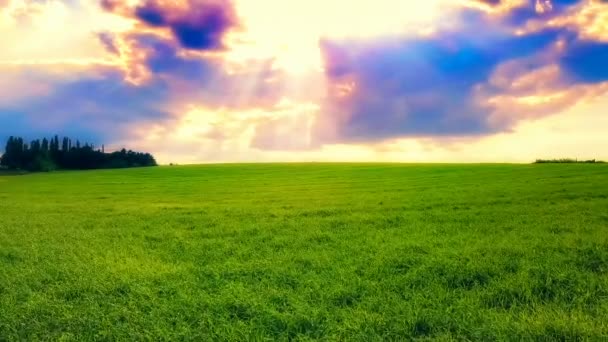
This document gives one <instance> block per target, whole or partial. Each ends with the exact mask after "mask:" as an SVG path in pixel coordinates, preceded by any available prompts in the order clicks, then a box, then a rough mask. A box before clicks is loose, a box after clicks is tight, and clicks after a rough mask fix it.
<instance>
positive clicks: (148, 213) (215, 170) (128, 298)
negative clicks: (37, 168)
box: [0, 164, 608, 341]
mask: <svg viewBox="0 0 608 342" xmlns="http://www.w3.org/2000/svg"><path fill="white" fill-rule="evenodd" d="M410 338H421V339H424V338H433V339H444V340H450V339H461V340H462V339H472V340H479V339H484V340H493V339H501V340H504V339H508V340H520V339H543V338H547V339H568V340H575V339H593V340H597V339H601V338H608V165H583V164H563V165H392V164H335V165H334V164H276V165H210V166H184V167H160V168H150V169H129V170H103V171H90V172H56V173H50V174H31V175H25V176H3V177H0V340H18V339H23V340H32V339H53V340H56V339H65V340H72V339H79V340H82V339H86V340H90V339H98V340H119V339H130V340H133V339H137V340H141V339H166V340H180V339H192V340H205V339H213V340H245V339H248V340H263V339H269V340H288V339H301V340H309V339H325V340H361V341H373V340H382V339H383V340H403V339H410Z"/></svg>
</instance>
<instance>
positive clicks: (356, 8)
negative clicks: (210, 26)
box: [229, 0, 445, 73]
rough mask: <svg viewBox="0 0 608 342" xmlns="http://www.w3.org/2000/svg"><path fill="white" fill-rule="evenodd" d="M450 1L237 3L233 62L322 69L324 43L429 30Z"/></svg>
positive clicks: (245, 0)
mask: <svg viewBox="0 0 608 342" xmlns="http://www.w3.org/2000/svg"><path fill="white" fill-rule="evenodd" d="M444 3H445V0H427V1H424V2H413V1H403V0H385V1H382V3H381V4H379V3H378V1H375V0H359V1H348V0H332V1H325V0H311V1H284V0H255V1H253V0H237V1H236V3H235V5H236V8H237V12H238V14H239V16H240V17H241V18H242V20H243V30H242V32H238V33H236V34H235V35H234V36H233V37H232V38H233V39H232V40H233V41H232V44H231V49H232V50H231V52H229V58H230V59H232V60H238V59H244V60H246V59H252V58H253V59H255V58H264V57H273V58H275V62H276V64H277V66H278V67H280V68H281V69H285V70H287V71H289V72H294V73H300V72H305V71H308V70H315V69H318V70H320V69H321V66H322V63H321V56H320V53H319V41H320V39H323V38H333V39H351V38H368V37H375V36H383V35H393V34H408V33H417V32H421V31H422V30H425V29H428V26H429V25H431V24H432V23H433V22H434V21H436V20H437V19H438V17H439V15H440V13H441V11H440V10H441V7H442V6H441V5H442V4H444Z"/></svg>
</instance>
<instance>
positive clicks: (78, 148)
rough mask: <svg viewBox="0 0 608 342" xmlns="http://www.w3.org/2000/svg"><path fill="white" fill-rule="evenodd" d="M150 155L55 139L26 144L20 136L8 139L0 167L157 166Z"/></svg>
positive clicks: (46, 169)
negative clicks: (114, 150)
mask: <svg viewBox="0 0 608 342" xmlns="http://www.w3.org/2000/svg"><path fill="white" fill-rule="evenodd" d="M156 165H157V164H156V160H155V159H154V157H153V156H152V155H151V154H149V153H141V152H133V151H131V150H128V151H127V150H125V149H122V150H120V151H116V152H112V153H105V150H104V147H103V146H102V148H101V149H96V148H95V146H94V145H92V144H88V143H85V144H81V143H80V141H78V140H76V142H75V143H72V139H70V138H67V137H64V138H62V139H61V141H60V139H59V137H58V136H54V137H53V138H50V139H47V138H43V139H36V140H33V141H31V142H30V143H29V144H28V143H27V142H25V141H24V139H23V138H20V137H9V138H8V141H7V142H6V148H5V149H4V155H3V156H2V157H1V159H0V166H2V167H4V168H7V169H12V170H27V171H52V170H56V169H65V170H88V169H115V168H128V167H143V166H156Z"/></svg>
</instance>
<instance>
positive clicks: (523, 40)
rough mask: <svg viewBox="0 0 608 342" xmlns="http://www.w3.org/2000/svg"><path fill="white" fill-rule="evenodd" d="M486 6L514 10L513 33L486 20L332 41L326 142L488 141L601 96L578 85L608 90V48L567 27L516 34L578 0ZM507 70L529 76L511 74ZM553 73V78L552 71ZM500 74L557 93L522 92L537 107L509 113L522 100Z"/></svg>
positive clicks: (327, 52)
mask: <svg viewBox="0 0 608 342" xmlns="http://www.w3.org/2000/svg"><path fill="white" fill-rule="evenodd" d="M483 3H484V4H486V5H488V6H489V10H492V9H496V8H499V7H502V6H504V7H505V8H507V9H509V10H511V11H509V12H507V13H505V16H508V17H509V18H510V19H509V20H508V21H507V23H508V24H504V22H503V21H501V20H502V19H501V20H498V21H492V20H491V18H490V17H487V15H491V14H483V13H484V12H483V11H482V12H481V16H471V13H468V12H467V16H468V18H469V21H468V23H467V25H466V26H462V27H458V28H457V30H455V31H447V32H436V33H434V34H433V35H431V36H430V37H422V38H416V39H412V38H409V37H405V38H400V37H388V38H376V39H370V40H346V41H324V42H323V43H322V45H321V48H322V51H323V54H324V60H325V65H326V69H325V70H326V76H327V79H328V83H329V88H328V95H327V99H326V103H325V106H324V108H323V109H322V111H321V112H322V114H321V116H320V118H319V123H318V128H319V134H320V138H321V139H322V140H326V141H334V142H335V141H377V140H383V139H387V138H397V137H405V136H426V137H428V136H467V135H487V134H491V133H496V132H501V131H508V130H510V129H512V127H513V125H515V124H516V123H518V122H519V121H521V120H525V119H527V118H537V117H539V114H538V109H541V108H542V109H544V110H547V109H551V110H550V111H549V110H548V111H546V112H545V115H551V114H552V113H556V112H559V111H560V110H563V109H565V108H567V107H568V106H570V105H573V104H574V103H576V102H577V101H579V100H580V99H581V98H585V97H584V96H583V97H581V95H582V94H594V93H595V94H601V92H597V91H596V92H594V91H593V89H590V87H586V88H585V87H576V85H579V84H581V85H588V84H599V83H603V82H606V81H608V72H606V71H605V70H606V68H603V67H602V65H604V64H605V63H606V61H607V60H608V44H606V43H601V42H595V41H588V40H585V39H581V38H580V37H579V36H578V35H577V34H576V32H573V31H572V30H569V29H568V28H556V27H548V28H546V29H544V30H536V31H534V32H527V33H526V34H520V33H518V32H517V29H518V28H519V26H518V25H519V24H521V23H523V22H525V21H527V20H535V19H537V18H538V17H539V16H543V15H545V13H546V12H553V13H552V14H551V15H550V17H551V18H555V17H556V16H557V15H559V14H558V13H563V12H567V11H568V10H570V9H572V8H573V6H574V5H576V4H577V3H578V1H556V2H543V4H545V5H544V7H543V6H540V7H539V6H538V5H537V6H532V4H528V6H525V3H526V2H525V1H524V2H517V1H484V2H483ZM604 10H606V8H604ZM478 14H479V13H478ZM515 16H517V17H518V18H519V19H517V20H514V18H515ZM473 18H475V19H474V20H473ZM547 20H549V18H547ZM504 65H520V67H519V68H517V73H514V74H510V75H509V74H508V72H507V71H506V70H507V69H505V68H503V67H502V66H504ZM548 66H551V67H552V69H551V70H552V71H553V72H552V73H549V74H548V73H547V72H543V70H546V68H547V67H548ZM499 70H502V75H501V76H500V77H502V78H503V80H505V79H506V80H507V81H503V84H505V83H507V84H514V83H516V82H517V81H518V80H521V79H522V78H525V77H526V75H528V78H530V77H532V76H533V77H535V78H537V80H536V81H537V82H543V78H544V77H549V76H550V77H552V79H551V82H553V86H554V87H553V88H552V89H544V92H543V91H541V89H538V88H537V87H529V88H527V89H526V91H527V92H523V91H522V89H519V93H518V94H516V95H517V96H519V97H520V99H525V100H527V101H528V103H529V104H536V105H537V106H532V105H531V106H528V108H524V107H523V106H518V107H515V108H514V107H513V106H506V105H508V103H506V101H504V100H505V99H506V98H509V97H510V96H514V95H515V94H512V93H511V91H512V90H513V89H511V87H510V86H507V87H505V86H502V87H501V86H498V85H497V84H496V83H492V82H491V81H492V80H493V79H495V78H496V77H497V76H496V73H497V72H498V71H499ZM558 87H559V88H558ZM598 89H604V88H598ZM549 90H550V91H549ZM533 98H534V99H533ZM499 99H500V100H499ZM525 100H524V101H525ZM524 101H522V102H524ZM534 102H536V103H534ZM514 109H518V110H520V111H514ZM522 109H526V110H522ZM509 110H512V112H511V113H510V114H509V115H506V114H505V111H509Z"/></svg>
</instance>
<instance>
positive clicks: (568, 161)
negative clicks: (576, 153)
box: [534, 158, 605, 164]
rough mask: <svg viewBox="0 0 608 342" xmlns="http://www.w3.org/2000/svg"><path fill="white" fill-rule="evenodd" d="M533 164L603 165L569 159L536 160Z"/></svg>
mask: <svg viewBox="0 0 608 342" xmlns="http://www.w3.org/2000/svg"><path fill="white" fill-rule="evenodd" d="M534 163H535V164H603V163H605V162H604V161H601V160H595V159H590V160H578V159H570V158H562V159H536V161H535V162H534Z"/></svg>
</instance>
